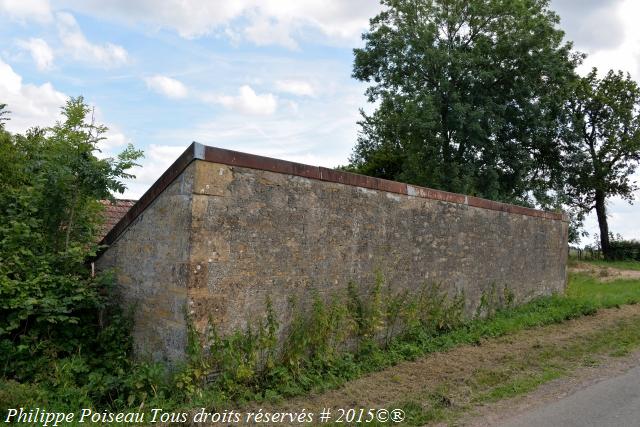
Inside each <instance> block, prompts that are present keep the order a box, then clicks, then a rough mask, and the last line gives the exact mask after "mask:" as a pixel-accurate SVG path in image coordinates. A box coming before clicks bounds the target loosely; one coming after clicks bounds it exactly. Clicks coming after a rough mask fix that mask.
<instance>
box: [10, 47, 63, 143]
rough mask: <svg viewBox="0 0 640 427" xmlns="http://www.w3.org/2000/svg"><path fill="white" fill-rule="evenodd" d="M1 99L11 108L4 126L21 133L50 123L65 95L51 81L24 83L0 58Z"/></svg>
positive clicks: (53, 120)
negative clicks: (38, 83)
mask: <svg viewBox="0 0 640 427" xmlns="http://www.w3.org/2000/svg"><path fill="white" fill-rule="evenodd" d="M0 100H2V103H6V104H7V109H8V110H9V111H10V112H11V113H10V115H9V118H10V120H9V121H8V122H6V128H7V129H8V130H9V131H10V132H20V133H22V132H24V131H26V130H27V129H29V128H31V127H33V126H40V127H46V126H51V125H53V124H54V123H55V121H56V120H57V119H59V118H60V107H62V106H63V105H64V104H65V102H66V100H67V96H66V95H65V94H64V93H61V92H58V91H57V90H55V89H54V87H53V85H51V83H44V84H42V85H40V86H37V85H34V84H23V83H22V77H21V76H20V75H18V74H17V73H16V72H15V71H13V69H12V68H11V66H10V65H9V64H7V63H6V62H4V61H2V59H0Z"/></svg>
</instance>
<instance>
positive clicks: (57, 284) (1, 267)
mask: <svg viewBox="0 0 640 427" xmlns="http://www.w3.org/2000/svg"><path fill="white" fill-rule="evenodd" d="M0 110H1V108H0ZM63 116H64V119H65V120H64V121H63V122H58V123H56V125H55V126H53V127H51V128H48V129H38V128H34V129H31V130H29V131H28V132H27V133H26V135H11V134H9V133H8V132H6V131H5V130H4V128H3V127H2V122H0V173H1V175H2V186H1V187H0V216H1V217H2V219H3V220H2V222H1V223H0V376H1V377H2V378H3V379H4V381H5V382H4V383H3V384H4V385H6V384H14V382H16V381H17V382H19V383H22V385H21V386H20V387H17V386H16V390H21V388H23V389H24V390H28V389H29V387H31V386H28V385H26V383H27V382H31V383H32V384H33V387H34V389H35V390H39V389H40V386H42V387H45V388H46V387H49V388H53V389H55V390H58V391H60V393H59V394H58V395H57V400H58V401H59V402H65V401H67V402H69V403H70V402H82V401H84V402H87V403H89V402H94V401H97V402H103V401H108V400H109V399H110V396H113V395H114V392H113V390H114V389H118V388H122V387H123V381H124V380H123V379H119V378H116V377H117V375H118V373H121V372H124V371H125V370H127V369H128V364H129V361H128V360H129V359H128V354H129V352H130V348H131V344H130V337H129V333H128V325H129V324H128V322H127V320H126V319H125V316H123V315H122V313H120V312H119V310H118V308H117V307H115V306H114V305H113V304H112V303H111V302H110V301H111V298H110V297H109V295H110V284H111V283H112V280H111V277H110V275H109V274H103V275H99V276H97V277H92V275H91V273H90V269H88V268H87V260H88V259H89V258H90V257H92V256H94V255H95V253H96V250H97V249H98V247H97V245H96V232H97V231H98V229H99V226H100V222H101V218H102V217H101V209H102V205H101V204H100V203H99V200H102V199H110V198H112V197H113V196H112V192H122V191H123V190H124V186H123V184H122V183H121V180H122V179H124V178H129V177H131V175H129V174H128V173H127V172H126V171H127V170H128V169H130V168H131V167H132V166H134V165H135V160H136V159H137V158H139V157H140V156H141V152H139V151H136V150H134V149H133V147H132V146H129V147H128V148H127V149H125V150H124V151H123V152H122V153H121V154H120V155H118V156H117V157H116V158H103V159H99V158H98V157H96V155H95V154H96V152H98V151H99V149H98V144H99V142H100V141H102V140H103V139H104V136H103V134H104V132H106V130H107V129H106V128H105V127H103V126H99V125H96V124H95V123H93V122H88V121H87V119H88V118H89V117H90V116H91V110H90V108H89V107H88V106H87V105H86V104H85V103H84V100H83V99H82V98H81V97H80V98H72V99H70V100H69V101H68V102H67V104H66V106H65V107H64V108H63ZM66 392H68V393H69V394H68V395H67V394H66ZM25 393H26V392H25Z"/></svg>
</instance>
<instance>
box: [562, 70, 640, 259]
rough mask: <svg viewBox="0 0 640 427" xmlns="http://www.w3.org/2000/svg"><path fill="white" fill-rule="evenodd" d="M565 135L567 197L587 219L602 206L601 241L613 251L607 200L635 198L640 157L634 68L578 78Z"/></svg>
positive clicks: (639, 116)
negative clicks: (630, 71) (625, 72)
mask: <svg viewBox="0 0 640 427" xmlns="http://www.w3.org/2000/svg"><path fill="white" fill-rule="evenodd" d="M568 111H569V118H568V122H569V126H568V128H567V129H566V134H565V135H564V136H563V139H562V141H563V145H564V146H563V147H562V149H563V156H564V158H563V169H564V173H565V175H566V179H565V180H564V189H563V193H564V197H565V198H566V200H567V203H568V204H569V205H571V206H573V207H574V209H575V215H576V216H577V217H578V219H579V220H581V219H582V218H583V217H584V215H585V214H586V213H588V212H590V211H592V210H595V211H596V214H597V217H598V225H599V228H600V245H601V248H602V251H603V253H604V255H605V258H610V257H611V256H612V253H611V247H610V241H609V225H608V221H607V211H606V200H607V199H608V198H610V197H612V196H619V197H621V198H623V199H627V200H629V201H631V200H632V199H633V195H634V191H635V190H636V187H635V185H634V184H633V181H632V175H633V173H634V172H635V170H636V168H637V166H638V162H639V161H640V88H639V87H638V85H637V83H636V82H634V81H633V80H632V79H631V76H630V75H629V74H626V75H625V74H623V73H622V72H621V71H618V72H614V71H613V70H611V71H609V72H608V73H607V74H606V76H604V77H603V78H599V77H598V70H597V69H595V68H594V69H593V70H592V71H591V72H590V73H589V74H588V75H587V76H585V77H583V78H581V79H580V80H578V81H577V83H576V84H575V87H574V89H573V95H572V97H571V100H570V102H569V104H568Z"/></svg>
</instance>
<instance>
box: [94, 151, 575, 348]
mask: <svg viewBox="0 0 640 427" xmlns="http://www.w3.org/2000/svg"><path fill="white" fill-rule="evenodd" d="M203 156H204V155H203ZM197 158H198V157H196V160H193V161H191V162H190V163H188V166H186V168H185V169H184V170H183V171H182V173H180V174H179V175H177V178H175V180H174V181H173V182H172V183H171V184H170V185H169V186H168V187H167V188H166V189H164V191H162V192H160V194H159V196H158V197H157V198H155V200H153V202H151V203H150V204H149V205H148V206H147V207H146V208H141V213H140V214H139V216H137V218H136V219H135V220H133V222H131V223H130V224H128V225H126V224H125V225H126V228H124V231H123V232H122V234H119V235H118V237H117V239H116V240H114V242H113V243H112V245H111V247H110V248H109V249H108V250H107V251H106V252H105V253H104V254H103V255H102V257H101V258H100V259H99V265H100V266H101V267H103V268H104V267H106V266H113V267H115V268H116V270H117V274H118V276H117V277H118V283H119V285H120V286H119V289H120V291H121V293H122V295H123V297H124V299H125V301H128V302H132V303H135V304H137V306H138V308H137V309H136V312H135V313H136V326H135V337H134V338H135V340H136V348H137V350H138V352H139V353H150V354H152V355H153V356H154V358H156V359H158V358H165V359H169V360H175V359H178V358H180V357H181V355H182V354H183V351H184V348H185V343H186V322H185V317H184V313H185V311H184V310H188V312H189V314H190V316H191V318H192V319H193V321H194V323H195V326H196V327H197V329H199V330H201V331H203V330H205V328H206V326H207V323H208V322H209V321H213V322H215V324H216V325H217V328H218V329H219V330H220V331H221V332H223V333H228V332H230V331H233V330H237V329H238V328H244V327H246V325H247V322H252V321H254V320H256V319H258V318H261V317H262V316H263V315H264V310H265V299H266V298H267V297H269V298H270V300H271V301H272V304H273V306H274V309H275V312H276V314H277V315H278V317H279V319H278V320H279V323H280V325H283V326H284V325H286V324H287V323H288V321H289V320H290V318H291V316H292V313H290V304H289V302H290V300H291V298H294V299H296V300H297V301H302V302H304V301H305V300H306V301H308V300H309V297H310V295H311V293H312V292H315V291H317V292H319V293H320V295H331V294H334V293H335V292H336V291H338V290H343V289H344V288H346V286H347V285H348V283H349V282H350V281H354V282H357V283H360V284H369V283H371V282H373V281H374V276H375V274H376V273H377V272H379V273H381V274H382V275H383V276H384V278H385V280H386V281H387V282H388V283H390V284H391V285H392V286H394V287H396V288H397V289H398V290H400V289H408V290H411V289H417V287H418V286H420V285H422V284H425V283H437V284H440V285H442V286H443V287H444V289H446V290H448V291H449V292H450V293H451V294H454V293H457V292H460V291H463V292H464V295H465V297H466V298H467V308H468V309H469V310H473V308H474V305H475V304H477V303H478V301H479V299H480V296H481V294H482V292H483V291H488V290H490V289H491V287H492V286H494V287H498V288H499V289H502V288H503V287H504V286H508V287H509V288H510V289H511V290H512V291H513V292H514V293H515V296H516V298H517V300H518V301H520V302H522V301H524V300H526V299H529V298H531V297H534V296H537V295H543V294H550V293H552V292H562V291H563V290H564V286H565V282H566V257H567V251H566V248H567V222H566V221H565V220H563V219H561V218H560V217H558V216H554V217H552V215H547V216H544V215H540V216H536V215H527V214H522V213H514V212H519V209H520V208H514V209H512V211H511V212H509V211H507V210H509V209H505V211H501V210H499V209H496V206H495V205H490V204H491V203H492V202H487V201H482V200H480V199H475V201H474V203H475V204H476V205H478V206H483V205H487V206H493V208H492V209H486V208H483V207H478V206H471V204H467V203H466V200H467V198H465V197H464V196H459V195H449V194H448V193H446V194H445V193H440V194H438V197H439V198H440V199H442V200H436V199H434V198H433V194H431V193H430V190H426V189H421V188H416V187H411V186H409V187H408V188H407V187H406V186H405V187H404V188H405V189H406V194H400V193H397V192H390V191H382V190H375V189H371V188H364V187H359V186H355V185H347V184H342V183H339V182H330V181H328V180H325V181H322V180H318V179H309V178H305V177H302V176H297V175H295V174H288V173H277V172H272V171H267V170H260V169H258V168H249V167H242V166H237V165H233V166H230V165H229V164H223V163H217V162H214V161H205V160H197ZM200 158H203V157H200ZM232 160H233V161H236V158H235V157H234V158H232ZM250 160H251V161H253V158H252V159H250ZM229 163H232V162H231V161H230V162H229ZM285 166H286V165H285ZM278 167H279V166H278ZM312 172H313V171H312ZM176 173H177V172H176ZM314 173H315V172H314ZM347 178H348V177H347ZM393 184H394V183H388V182H387V183H386V184H385V185H392V187H393ZM449 199H451V200H456V201H457V202H450V201H445V200H449ZM461 201H464V202H462V203H461ZM500 206H506V205H500ZM520 210H521V209H520ZM521 211H522V210H521ZM523 212H524V211H523ZM534 213H535V212H534ZM538 213H539V212H538ZM539 214H542V213H539Z"/></svg>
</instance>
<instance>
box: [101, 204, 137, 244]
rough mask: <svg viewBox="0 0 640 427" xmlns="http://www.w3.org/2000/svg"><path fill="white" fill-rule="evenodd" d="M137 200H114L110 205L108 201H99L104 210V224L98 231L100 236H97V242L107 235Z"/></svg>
mask: <svg viewBox="0 0 640 427" xmlns="http://www.w3.org/2000/svg"><path fill="white" fill-rule="evenodd" d="M136 202H137V200H130V199H116V200H115V203H112V202H111V201H109V200H100V203H102V204H103V205H104V206H105V208H104V212H103V214H104V218H105V219H104V224H102V228H101V229H100V235H99V236H98V241H101V240H102V239H103V238H104V236H106V235H107V233H108V232H109V231H111V229H112V228H113V226H114V225H116V224H117V223H118V221H120V220H121V219H122V217H124V216H125V214H126V213H127V212H128V211H129V209H131V206H133V205H134V204H135V203H136Z"/></svg>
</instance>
